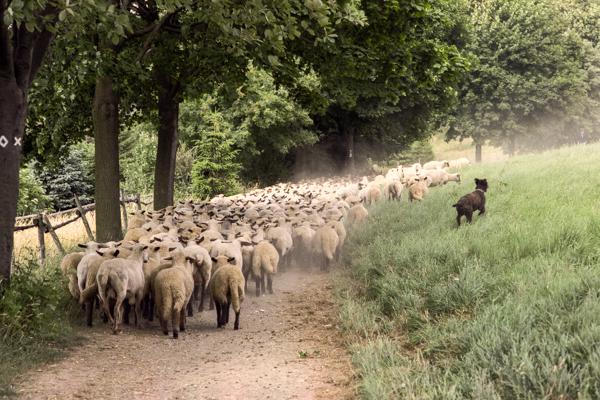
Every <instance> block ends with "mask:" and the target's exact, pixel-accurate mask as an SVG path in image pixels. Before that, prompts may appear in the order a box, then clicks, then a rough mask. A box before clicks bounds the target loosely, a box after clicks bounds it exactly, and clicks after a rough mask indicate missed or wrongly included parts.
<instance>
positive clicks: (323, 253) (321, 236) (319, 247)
mask: <svg viewBox="0 0 600 400" xmlns="http://www.w3.org/2000/svg"><path fill="white" fill-rule="evenodd" d="M339 242H340V238H339V237H338V234H337V232H336V231H335V228H334V227H333V226H332V225H331V224H329V225H324V226H322V227H320V228H319V229H317V230H316V232H315V236H314V238H313V246H312V247H313V251H314V252H315V255H316V256H317V257H319V258H320V259H321V270H329V268H330V266H331V262H332V261H333V259H334V257H335V254H336V251H337V248H338V244H339Z"/></svg>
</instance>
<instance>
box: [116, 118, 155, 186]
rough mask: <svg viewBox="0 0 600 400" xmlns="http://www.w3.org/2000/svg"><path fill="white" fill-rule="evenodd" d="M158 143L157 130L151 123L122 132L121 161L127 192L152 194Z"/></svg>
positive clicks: (120, 144)
mask: <svg viewBox="0 0 600 400" xmlns="http://www.w3.org/2000/svg"><path fill="white" fill-rule="evenodd" d="M157 142H158V138H157V136H156V129H155V128H154V127H153V126H152V124H150V123H140V124H135V125H133V126H131V127H129V128H127V129H124V130H123V131H122V132H121V137H120V140H119V159H120V164H121V174H122V177H123V179H124V180H123V189H124V190H125V191H126V192H128V193H142V194H150V193H152V191H153V187H154V163H155V161H156V145H157Z"/></svg>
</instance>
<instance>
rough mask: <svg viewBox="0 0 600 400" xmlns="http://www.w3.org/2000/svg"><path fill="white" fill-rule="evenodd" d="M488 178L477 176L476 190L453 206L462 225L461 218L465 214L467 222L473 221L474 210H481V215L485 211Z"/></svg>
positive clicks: (457, 220)
mask: <svg viewBox="0 0 600 400" xmlns="http://www.w3.org/2000/svg"><path fill="white" fill-rule="evenodd" d="M487 189H488V183H487V179H478V178H475V191H473V192H471V193H469V194H467V195H465V196H463V197H461V198H460V199H459V200H458V201H457V202H456V204H453V205H452V207H454V208H456V213H457V216H456V223H457V224H458V226H460V219H461V217H462V216H463V215H464V216H465V217H467V222H468V223H471V220H472V218H473V212H474V211H477V210H479V215H482V214H483V213H485V192H487Z"/></svg>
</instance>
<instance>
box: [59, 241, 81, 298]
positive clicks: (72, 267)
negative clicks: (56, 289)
mask: <svg viewBox="0 0 600 400" xmlns="http://www.w3.org/2000/svg"><path fill="white" fill-rule="evenodd" d="M84 255H85V253H84V252H75V253H69V254H67V255H65V256H64V257H63V259H62V261H61V262H60V270H61V271H62V273H63V275H64V276H65V277H67V278H68V279H69V292H70V293H71V296H72V297H73V298H74V299H75V300H78V299H79V293H80V291H79V285H78V283H77V265H78V264H79V262H80V261H81V259H82V258H83V256H84Z"/></svg>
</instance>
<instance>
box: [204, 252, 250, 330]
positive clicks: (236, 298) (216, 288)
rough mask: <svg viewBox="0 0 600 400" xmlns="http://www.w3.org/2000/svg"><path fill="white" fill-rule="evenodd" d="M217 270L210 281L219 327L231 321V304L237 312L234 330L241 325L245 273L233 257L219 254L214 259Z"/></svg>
mask: <svg viewBox="0 0 600 400" xmlns="http://www.w3.org/2000/svg"><path fill="white" fill-rule="evenodd" d="M212 261H213V263H214V264H215V265H217V270H216V272H215V274H214V275H213V278H212V279H211V281H210V290H211V293H212V297H213V300H214V302H215V305H216V309H217V327H218V328H220V327H223V326H225V325H227V323H228V322H229V306H230V305H231V306H233V311H234V312H235V323H234V325H233V329H234V330H238V329H239V327H240V310H241V303H242V302H243V301H244V275H242V271H240V269H239V268H238V267H237V266H236V265H233V264H232V263H233V262H234V261H235V260H234V259H233V258H232V257H229V258H228V257H226V256H219V257H216V258H213V259H212Z"/></svg>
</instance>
